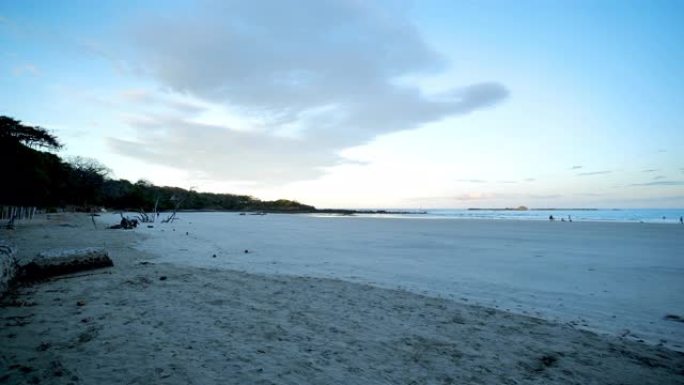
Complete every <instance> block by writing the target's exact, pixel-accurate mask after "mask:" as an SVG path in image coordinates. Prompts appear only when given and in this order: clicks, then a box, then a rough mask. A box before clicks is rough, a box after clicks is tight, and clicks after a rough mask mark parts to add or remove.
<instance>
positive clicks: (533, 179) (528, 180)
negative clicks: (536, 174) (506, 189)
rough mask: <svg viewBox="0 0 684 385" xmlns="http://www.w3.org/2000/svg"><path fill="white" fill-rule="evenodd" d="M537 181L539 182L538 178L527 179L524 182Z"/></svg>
mask: <svg viewBox="0 0 684 385" xmlns="http://www.w3.org/2000/svg"><path fill="white" fill-rule="evenodd" d="M536 180H537V179H536V178H525V180H524V181H525V182H534V181H536Z"/></svg>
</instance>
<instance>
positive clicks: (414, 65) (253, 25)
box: [112, 0, 508, 180]
mask: <svg viewBox="0 0 684 385" xmlns="http://www.w3.org/2000/svg"><path fill="white" fill-rule="evenodd" d="M200 4H202V5H201V6H199V7H198V9H196V10H195V11H193V12H188V13H186V14H183V15H178V17H176V18H174V17H167V18H163V19H162V18H159V17H155V16H154V15H150V17H148V18H146V19H145V22H144V23H141V25H138V26H137V27H135V28H133V29H132V31H133V32H131V33H132V35H133V36H132V38H133V40H134V41H135V42H136V44H137V45H136V47H137V53H138V60H139V62H140V65H141V67H143V68H144V71H143V72H144V73H146V74H151V76H153V77H154V78H155V79H156V80H157V81H158V82H159V83H160V84H161V86H162V88H165V89H167V90H169V91H170V92H173V93H177V94H183V95H189V96H192V97H193V98H197V99H200V100H203V101H206V102H208V103H214V104H220V105H224V106H227V107H229V108H230V109H231V110H232V111H239V112H240V113H241V114H243V115H244V116H248V117H254V116H258V117H259V124H258V125H255V126H254V127H252V128H253V133H248V132H241V133H240V134H239V135H238V134H237V133H236V130H235V127H233V128H232V129H231V128H229V127H223V126H224V125H223V124H217V125H213V126H211V125H209V126H195V127H194V128H195V129H197V130H200V131H201V130H209V131H210V133H208V134H207V135H209V136H211V137H212V138H213V139H214V140H215V141H216V142H214V143H211V144H209V146H211V148H212V150H213V152H214V153H216V154H218V153H230V152H243V153H253V154H263V157H262V158H260V159H261V161H260V163H261V166H262V167H265V168H270V169H275V168H280V166H279V164H278V163H280V162H282V163H284V164H290V165H291V166H295V165H296V166H297V167H299V169H298V170H296V171H289V172H286V174H287V175H289V177H290V178H291V179H289V180H302V179H305V178H309V177H311V176H312V175H318V174H319V173H320V169H321V168H322V167H326V166H332V165H335V164H338V163H339V162H340V161H341V158H340V157H339V156H338V155H337V154H338V153H339V151H340V150H342V149H344V148H348V147H353V146H357V145H361V144H364V143H367V142H368V141H370V140H372V139H373V138H375V137H377V136H378V135H382V134H387V133H392V132H397V131H402V130H410V129H415V128H417V127H420V126H421V125H423V124H425V123H428V122H432V121H436V120H439V119H443V118H446V117H449V116H454V115H461V114H468V113H470V112H473V111H476V110H479V109H483V108H487V107H491V106H494V105H496V104H497V103H500V102H501V101H502V100H504V99H506V98H507V97H508V90H507V89H506V88H505V87H504V86H503V85H501V84H499V83H496V82H481V83H476V84H470V85H465V86H460V87H452V88H451V89H449V90H447V91H444V92H441V93H439V94H425V93H423V92H422V90H421V89H420V88H418V87H415V86H411V85H407V84H405V83H400V82H398V79H399V78H402V77H406V76H408V75H415V74H426V75H429V74H432V73H436V72H437V71H439V70H441V69H443V68H445V61H444V59H443V58H442V57H441V56H440V55H439V54H438V53H436V52H435V51H434V50H432V48H430V47H429V46H428V45H427V44H426V43H425V42H424V41H423V39H422V38H421V36H420V34H419V33H418V32H417V31H416V30H415V28H414V27H413V26H412V25H411V24H410V23H409V22H408V19H407V17H406V15H405V14H404V13H403V12H402V11H401V10H391V9H386V8H383V7H381V6H380V5H379V4H378V3H374V2H357V1H318V0H301V1H298V2H296V3H295V4H293V3H290V2H267V3H265V2H262V1H254V2H241V1H206V2H203V3H200ZM167 123H169V124H170V125H175V126H168V127H166V128H164V130H166V131H168V132H169V133H173V132H175V133H178V132H184V130H186V129H187V127H188V125H189V124H191V123H190V122H189V121H187V120H176V121H172V122H167ZM142 130H144V128H143V129H142ZM243 131H244V130H243ZM283 132H287V133H288V135H287V136H292V137H295V138H297V139H299V141H298V142H287V141H285V142H282V141H281V140H280V139H278V138H276V137H277V136H282V133H283ZM139 134H140V136H141V137H142V138H141V142H140V143H138V144H145V143H146V142H145V140H146V139H145V136H146V133H145V132H144V131H140V132H139ZM197 134H198V135H193V136H188V137H187V138H185V139H186V140H187V143H184V144H180V143H178V142H177V141H176V140H175V139H174V138H172V137H170V136H161V135H160V136H159V137H157V138H155V140H156V141H157V142H156V143H158V146H157V147H158V149H157V150H156V152H155V155H156V156H158V157H152V156H143V155H141V154H139V153H138V152H136V151H127V150H125V149H126V148H128V147H127V146H126V145H123V142H117V141H116V140H112V143H118V144H116V145H114V148H115V149H116V150H118V151H120V152H123V153H125V154H127V155H130V156H134V157H138V158H145V159H146V160H149V161H152V162H157V163H174V164H176V165H177V166H183V167H188V166H189V164H187V162H180V161H177V160H172V159H173V157H170V156H167V155H169V154H164V153H161V152H163V151H167V152H169V153H170V154H178V153H179V152H180V151H183V150H184V149H185V148H186V147H187V148H197V149H199V148H201V147H202V145H203V143H202V142H201V140H202V139H201V138H203V137H204V135H202V134H201V133H200V132H197ZM237 138H239V140H238V142H240V146H243V147H240V148H238V147H237V145H236V143H235V142H234V141H235V140H236V139H237ZM281 139H282V138H281ZM274 143H281V144H282V145H293V146H296V147H297V148H295V149H292V150H291V151H282V150H280V149H279V151H276V153H279V154H280V155H282V156H287V157H289V158H288V159H284V158H283V159H276V158H274V157H267V156H266V151H267V150H270V148H269V146H273V145H274ZM132 145H133V146H135V143H132ZM244 146H249V147H244ZM306 151H311V152H312V154H309V153H307V152H306ZM266 158H269V159H271V161H270V162H266ZM202 167H208V168H207V169H206V171H207V172H209V173H215V174H221V175H223V177H224V178H233V177H236V176H237V175H241V176H245V175H242V174H244V173H242V172H239V171H237V170H229V171H220V172H219V171H217V170H214V168H219V167H222V165H219V164H214V163H209V164H203V166H202ZM248 167H249V165H248ZM255 167H256V166H252V167H249V169H250V170H252V172H248V174H250V175H252V176H257V175H261V176H262V177H264V176H265V175H263V173H260V172H258V171H257V170H255ZM269 175H270V173H269ZM279 179H282V178H279Z"/></svg>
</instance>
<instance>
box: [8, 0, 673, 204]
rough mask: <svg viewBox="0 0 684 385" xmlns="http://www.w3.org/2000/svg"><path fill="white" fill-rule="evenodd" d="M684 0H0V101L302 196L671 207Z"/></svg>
mask: <svg viewBox="0 0 684 385" xmlns="http://www.w3.org/2000/svg"><path fill="white" fill-rule="evenodd" d="M683 92H684V2H682V1H660V0H648V1H647V0H644V1H629V0H620V1H609V0H601V1H582V0H575V1H569V0H568V1H515V2H514V1H486V0H485V1H452V0H443V1H442V0H421V1H415V2H412V1H389V0H377V1H360V0H331V1H323V0H293V1H231V0H204V1H203V0H197V1H187V0H163V1H162V0H158V1H127V0H105V1H97V2H94V1H89V0H73V1H69V0H66V1H59V2H56V1H50V0H44V1H33V0H24V1H9V0H0V115H7V116H11V117H14V118H16V119H20V120H22V121H23V122H24V123H27V124H31V125H38V126H41V127H44V128H47V129H49V130H51V131H52V132H53V133H54V134H56V135H57V136H58V137H59V138H60V139H61V140H62V141H63V142H64V143H65V144H66V146H65V149H63V150H61V151H60V152H59V154H60V155H61V156H63V157H66V158H69V157H72V156H82V157H90V158H95V159H98V160H99V161H100V162H102V163H104V164H105V165H106V166H108V167H109V168H110V169H111V170H112V175H111V176H112V177H114V178H125V179H129V180H131V181H137V180H139V179H145V180H148V181H151V182H153V183H155V184H159V185H172V186H179V187H184V188H194V189H196V190H198V191H211V192H225V193H235V194H247V195H253V196H255V197H258V198H261V199H279V198H284V199H293V200H297V201H300V202H303V203H308V204H313V205H315V206H316V207H320V208H324V207H325V208H327V207H334V208H339V207H346V208H467V207H517V206H520V205H525V206H528V207H612V208H618V207H626V208H628V207H644V208H651V207H652V208H682V207H684V94H683Z"/></svg>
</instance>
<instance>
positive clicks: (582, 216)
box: [360, 208, 684, 224]
mask: <svg viewBox="0 0 684 385" xmlns="http://www.w3.org/2000/svg"><path fill="white" fill-rule="evenodd" d="M387 211H389V212H392V211H400V212H414V213H415V214H360V215H362V216H373V217H383V216H384V217H394V218H399V217H403V218H432V219H438V218H442V219H456V218H457V219H507V220H539V221H542V220H543V221H548V220H549V217H550V216H553V217H554V219H555V220H558V221H561V220H565V221H568V220H570V219H572V221H573V222H574V221H583V222H637V223H638V222H644V223H669V224H679V223H680V222H679V218H680V217H682V216H684V208H681V209H551V210H544V209H530V210H525V211H517V210H484V209H477V210H468V209H428V210H423V209H415V210H407V209H398V210H387Z"/></svg>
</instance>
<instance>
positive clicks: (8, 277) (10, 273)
mask: <svg viewBox="0 0 684 385" xmlns="http://www.w3.org/2000/svg"><path fill="white" fill-rule="evenodd" d="M16 252H17V251H16V249H15V248H14V247H12V246H10V245H8V244H6V243H2V242H0V297H2V296H3V294H4V293H5V292H6V291H7V289H8V288H9V286H10V284H11V283H12V281H14V277H15V275H16V272H17V259H16Z"/></svg>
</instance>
